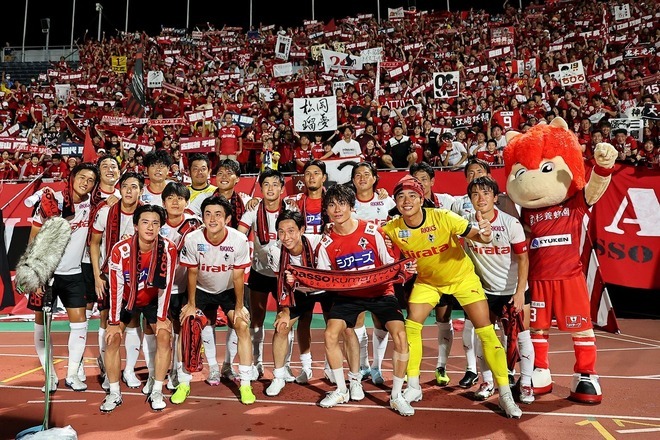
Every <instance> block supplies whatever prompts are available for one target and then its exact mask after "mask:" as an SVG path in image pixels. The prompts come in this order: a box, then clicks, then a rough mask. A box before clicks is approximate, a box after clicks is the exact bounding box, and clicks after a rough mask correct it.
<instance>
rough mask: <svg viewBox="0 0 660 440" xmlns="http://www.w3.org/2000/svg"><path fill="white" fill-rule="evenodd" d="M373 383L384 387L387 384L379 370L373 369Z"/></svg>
mask: <svg viewBox="0 0 660 440" xmlns="http://www.w3.org/2000/svg"><path fill="white" fill-rule="evenodd" d="M371 383H373V384H374V385H383V384H384V383H385V379H384V378H383V375H382V374H381V372H380V370H379V369H378V368H372V369H371Z"/></svg>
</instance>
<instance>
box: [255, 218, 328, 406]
mask: <svg viewBox="0 0 660 440" xmlns="http://www.w3.org/2000/svg"><path fill="white" fill-rule="evenodd" d="M275 228H276V229H277V236H278V238H279V243H281V247H280V246H273V247H271V248H270V250H269V251H268V260H269V261H270V265H271V269H272V270H273V272H275V273H276V274H277V275H278V278H277V280H278V283H277V301H278V306H279V312H278V313H277V317H276V319H275V325H274V326H275V333H274V334H273V359H274V363H275V369H274V370H273V376H275V377H274V379H273V381H272V382H271V383H270V386H269V387H268V388H267V389H266V395H267V396H271V397H272V396H277V395H278V394H279V393H280V392H281V391H282V389H283V388H284V385H286V374H287V370H286V357H287V353H288V352H289V350H290V348H291V347H290V343H291V342H290V339H289V337H288V335H289V332H290V331H291V328H293V325H294V324H295V323H296V322H297V321H298V318H300V317H301V316H305V315H307V314H310V313H313V311H314V305H315V304H316V302H317V301H318V302H320V303H321V305H322V307H323V309H324V310H326V309H329V308H330V305H331V304H332V299H331V297H330V294H329V293H327V292H323V291H317V290H314V289H308V288H305V287H296V288H295V290H294V291H293V292H291V293H289V292H286V291H285V288H284V277H287V281H288V282H289V284H290V285H293V284H294V282H295V280H294V278H293V277H292V276H291V275H290V274H289V272H284V270H285V268H286V267H287V265H289V264H292V265H296V266H303V267H314V266H315V255H316V248H317V247H318V244H319V242H320V241H321V235H318V234H304V232H305V219H304V218H303V216H302V214H301V213H300V212H298V211H291V210H284V211H282V212H280V215H279V216H278V217H277V222H276V224H275ZM291 295H293V298H292V297H291ZM298 325H300V324H298ZM300 350H301V353H300V359H301V361H302V362H303V371H305V370H308V371H311V367H312V365H311V364H312V356H311V351H310V346H309V344H308V345H307V346H305V347H302V346H301V348H300ZM307 376H308V377H311V373H307Z"/></svg>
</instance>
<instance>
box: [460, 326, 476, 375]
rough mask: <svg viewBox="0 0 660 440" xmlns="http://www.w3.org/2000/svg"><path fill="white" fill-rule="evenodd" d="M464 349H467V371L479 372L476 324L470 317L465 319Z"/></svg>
mask: <svg viewBox="0 0 660 440" xmlns="http://www.w3.org/2000/svg"><path fill="white" fill-rule="evenodd" d="M463 349H464V350H465V360H466V361H467V366H466V367H465V369H466V370H467V371H472V372H473V373H476V372H477V357H476V356H475V354H474V324H472V321H470V320H469V319H466V320H465V326H464V327H463Z"/></svg>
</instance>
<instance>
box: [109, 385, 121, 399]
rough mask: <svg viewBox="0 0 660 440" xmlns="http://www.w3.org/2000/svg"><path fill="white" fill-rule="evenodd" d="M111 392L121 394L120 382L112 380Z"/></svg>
mask: <svg viewBox="0 0 660 440" xmlns="http://www.w3.org/2000/svg"><path fill="white" fill-rule="evenodd" d="M110 394H119V395H120V396H121V387H120V386H119V382H110Z"/></svg>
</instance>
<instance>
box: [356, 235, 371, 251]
mask: <svg viewBox="0 0 660 440" xmlns="http://www.w3.org/2000/svg"><path fill="white" fill-rule="evenodd" d="M368 244H369V242H368V241H367V240H366V239H365V238H364V237H360V241H358V246H360V247H361V248H362V249H366V248H367V245H368Z"/></svg>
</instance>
